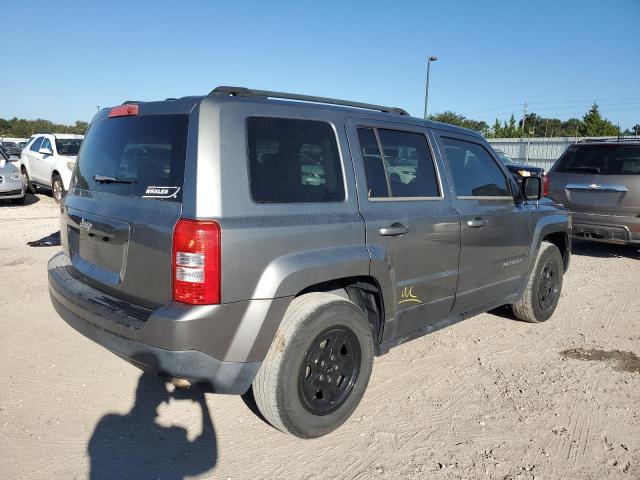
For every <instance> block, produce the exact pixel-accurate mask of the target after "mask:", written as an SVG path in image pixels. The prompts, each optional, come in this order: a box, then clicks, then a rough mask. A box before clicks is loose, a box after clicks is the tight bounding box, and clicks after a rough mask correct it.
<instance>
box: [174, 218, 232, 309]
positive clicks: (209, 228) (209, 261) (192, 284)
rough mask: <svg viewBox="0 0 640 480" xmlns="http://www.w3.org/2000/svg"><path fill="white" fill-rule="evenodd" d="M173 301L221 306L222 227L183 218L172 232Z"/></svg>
mask: <svg viewBox="0 0 640 480" xmlns="http://www.w3.org/2000/svg"><path fill="white" fill-rule="evenodd" d="M172 255H173V261H172V263H173V269H172V270H173V300H174V301H176V302H182V303H189V304H192V305H205V304H215V303H220V278H221V272H220V225H219V224H218V223H217V222H213V221H198V220H185V219H180V220H178V223H177V224H176V226H175V228H174V229H173V253H172Z"/></svg>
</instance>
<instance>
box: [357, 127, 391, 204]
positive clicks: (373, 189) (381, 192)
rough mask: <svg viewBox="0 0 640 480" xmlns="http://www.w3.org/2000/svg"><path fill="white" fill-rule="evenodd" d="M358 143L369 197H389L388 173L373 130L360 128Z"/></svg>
mask: <svg viewBox="0 0 640 480" xmlns="http://www.w3.org/2000/svg"><path fill="white" fill-rule="evenodd" d="M358 141H359V142H360V150H361V151H362V161H363V162H364V171H365V175H366V177H367V197H369V198H383V197H388V196H389V187H388V184H387V173H386V171H385V168H384V164H383V163H382V156H380V148H378V140H377V139H376V134H375V132H374V131H373V128H359V129H358Z"/></svg>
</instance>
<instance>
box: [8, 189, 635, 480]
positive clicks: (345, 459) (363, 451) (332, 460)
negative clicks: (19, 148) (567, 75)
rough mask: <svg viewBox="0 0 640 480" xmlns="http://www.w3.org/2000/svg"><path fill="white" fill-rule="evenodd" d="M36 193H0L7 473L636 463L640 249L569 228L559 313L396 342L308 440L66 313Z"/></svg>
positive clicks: (584, 467)
mask: <svg viewBox="0 0 640 480" xmlns="http://www.w3.org/2000/svg"><path fill="white" fill-rule="evenodd" d="M37 198H38V201H37V202H35V203H33V199H32V201H31V203H32V204H31V205H29V206H27V207H13V206H10V205H8V204H2V205H0V278H1V279H2V287H1V288H0V328H1V331H2V334H0V352H1V354H0V371H1V372H2V374H3V379H4V382H5V383H4V385H3V386H2V388H1V389H0V461H1V464H2V474H1V476H2V478H7V479H47V480H49V479H65V480H67V479H73V478H88V477H89V476H90V475H91V478H108V479H116V478H127V479H129V478H131V479H137V480H142V479H156V478H170V479H180V478H185V477H186V476H188V475H193V476H195V477H198V478H222V479H227V478H231V479H239V478H247V479H255V478H269V479H275V478H287V479H330V478H348V479H356V478H357V479H364V478H389V479H397V478H507V479H510V478H523V479H531V478H538V479H540V478H568V479H602V478H621V479H638V478H640V359H638V357H637V356H635V354H640V321H639V320H640V262H639V260H640V254H639V252H638V250H636V249H630V248H621V247H614V246H600V245H590V244H584V243H578V244H576V245H575V252H574V256H573V260H572V264H571V267H570V270H569V273H568V275H567V276H566V277H565V284H564V290H563V295H562V299H561V301H560V306H559V308H558V310H557V311H556V314H555V316H554V317H553V318H552V319H551V320H550V321H548V322H546V323H544V324H541V325H532V324H527V323H522V322H518V321H515V320H513V319H511V318H508V317H507V316H506V315H505V314H504V313H502V314H501V313H500V312H498V313H496V314H484V315H480V316H478V317H475V318H473V319H470V320H467V321H466V322H462V323H460V324H457V325H455V326H453V327H450V328H448V329H445V330H442V331H439V332H437V333H434V334H432V335H429V336H427V337H424V338H421V339H418V340H415V341H413V342H410V343H408V344H405V345H403V346H400V347H398V348H396V349H394V350H392V351H391V352H390V353H389V354H387V355H386V356H383V357H381V358H378V359H376V362H375V366H374V370H373V376H372V379H371V383H370V385H369V389H368V391H367V393H366V395H365V397H364V400H363V401H362V403H361V404H360V407H359V408H358V409H357V410H356V412H355V414H354V416H353V417H352V418H351V419H350V420H349V421H348V422H347V423H346V424H345V425H344V426H343V427H342V428H340V429H339V430H338V431H336V432H334V433H333V434H331V435H328V436H327V437H324V438H321V439H319V440H314V441H301V440H297V439H295V438H293V437H289V436H287V435H284V434H282V433H279V432H278V431H276V430H274V429H273V428H271V427H269V426H268V425H266V424H265V423H264V422H263V421H261V420H260V419H259V418H258V417H257V416H256V415H254V414H253V413H252V412H251V410H250V409H249V408H248V407H247V405H245V403H244V401H243V399H241V398H240V397H226V396H220V395H206V399H203V398H201V397H200V396H199V395H197V392H193V391H192V392H190V393H187V394H180V393H174V394H170V393H168V392H167V389H166V388H165V386H164V384H163V383H162V382H158V381H157V380H155V379H154V378H149V377H147V376H141V373H140V372H139V371H138V370H136V369H135V368H134V367H132V366H130V365H129V364H127V363H125V362H123V361H122V360H120V359H119V358H117V357H116V356H114V355H112V354H111V353H109V352H107V351H106V350H103V349H102V348H101V347H99V346H97V345H95V344H93V343H92V342H90V341H89V340H86V339H85V338H83V337H81V336H80V335H79V334H77V333H75V332H74V331H73V330H72V329H71V328H70V327H68V326H67V325H66V324H65V323H64V322H63V321H62V320H61V319H60V318H59V317H58V316H57V315H56V313H55V312H54V310H53V308H52V307H51V304H50V302H49V294H48V292H47V282H46V262H47V260H48V259H49V257H51V256H52V255H53V254H54V253H55V251H56V250H57V248H30V247H27V246H26V245H25V243H26V242H27V240H33V239H37V238H39V237H41V236H44V235H46V234H49V233H51V232H52V231H54V230H57V228H58V218H57V211H58V210H57V208H56V206H55V205H54V204H53V202H52V200H51V198H50V197H47V196H42V195H40V196H38V197H37ZM208 415H210V416H208ZM209 418H210V419H211V423H210V422H209V420H208V419H209ZM203 427H204V428H203ZM90 472H91V473H90Z"/></svg>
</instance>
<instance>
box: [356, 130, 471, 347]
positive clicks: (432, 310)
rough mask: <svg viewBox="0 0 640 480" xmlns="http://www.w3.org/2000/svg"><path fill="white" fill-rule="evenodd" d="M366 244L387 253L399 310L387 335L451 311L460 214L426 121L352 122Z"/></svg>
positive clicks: (393, 308)
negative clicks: (417, 123) (409, 123)
mask: <svg viewBox="0 0 640 480" xmlns="http://www.w3.org/2000/svg"><path fill="white" fill-rule="evenodd" d="M347 130H348V136H349V143H350V145H351V151H352V155H353V157H354V165H355V168H356V176H357V178H358V200H359V208H360V212H361V214H362V216H363V217H364V220H365V224H366V237H367V247H368V248H369V250H370V251H371V252H372V255H373V256H375V255H376V253H377V252H380V251H382V252H386V255H387V265H386V268H389V269H390V270H391V275H392V281H393V283H394V286H395V287H396V288H395V304H394V305H385V308H386V309H387V311H388V312H392V311H397V316H396V321H395V323H394V324H393V326H391V325H389V326H388V327H389V328H387V327H385V332H384V340H390V339H392V338H394V337H400V336H403V335H406V334H409V333H411V332H413V331H415V330H417V329H419V328H421V327H424V326H426V325H429V324H431V323H434V322H436V321H438V320H440V319H442V318H444V317H446V316H447V315H448V314H449V312H450V311H451V307H452V305H453V301H454V295H455V290H456V284H457V281H458V254H459V244H460V219H459V216H458V213H457V212H456V211H455V209H454V208H453V205H452V203H451V197H450V195H449V193H448V192H447V191H446V190H445V189H443V188H442V182H441V181H440V171H441V168H442V166H441V165H438V163H437V162H436V160H435V158H434V155H433V152H432V149H431V145H430V140H429V137H428V131H427V129H425V128H421V127H412V126H407V125H397V124H393V123H384V122H375V121H364V120H359V119H350V120H349V121H348V123H347Z"/></svg>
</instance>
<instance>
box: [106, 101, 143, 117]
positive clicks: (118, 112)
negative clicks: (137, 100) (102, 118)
mask: <svg viewBox="0 0 640 480" xmlns="http://www.w3.org/2000/svg"><path fill="white" fill-rule="evenodd" d="M137 114H138V105H135V104H130V105H119V106H117V107H113V108H112V109H111V110H109V118H113V117H126V116H127V115H137Z"/></svg>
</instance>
